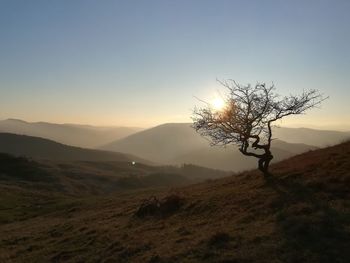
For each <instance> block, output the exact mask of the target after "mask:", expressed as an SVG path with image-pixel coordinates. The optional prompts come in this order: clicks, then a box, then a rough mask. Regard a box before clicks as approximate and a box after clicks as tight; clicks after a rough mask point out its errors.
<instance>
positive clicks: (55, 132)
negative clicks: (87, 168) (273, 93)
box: [0, 119, 350, 172]
mask: <svg viewBox="0 0 350 263" xmlns="http://www.w3.org/2000/svg"><path fill="white" fill-rule="evenodd" d="M0 132H6V133H16V134H24V135H28V136H35V137H42V138H45V139H49V140H53V141H56V142H59V143H62V144H65V145H60V144H58V143H56V142H53V141H44V140H42V139H39V138H28V137H16V138H15V137H13V136H14V135H11V136H10V135H9V134H7V135H4V134H2V135H1V136H0V140H1V141H2V142H0V143H1V144H0V147H2V149H0V152H1V151H2V152H7V153H10V154H16V155H27V156H31V157H34V158H48V159H53V158H56V159H57V158H60V159H66V160H77V159H79V158H82V159H84V160H89V161H106V160H116V159H118V158H121V157H122V156H123V158H126V157H125V156H127V155H125V154H129V155H134V156H133V157H130V158H129V157H128V158H127V159H128V160H131V159H135V160H143V159H141V158H144V159H145V160H149V161H151V162H153V163H157V164H170V165H181V164H184V163H186V164H189V163H191V164H195V165H199V166H204V167H208V168H213V169H224V170H230V171H236V172H238V171H242V170H247V169H251V168H255V167H256V159H254V158H249V157H246V156H243V155H242V154H241V153H239V152H238V150H237V147H235V146H228V147H226V148H223V147H210V146H209V141H208V140H207V139H205V138H203V137H201V136H200V135H199V134H197V133H196V132H195V131H194V130H193V129H192V128H191V124H190V123H168V124H163V125H159V126H156V127H153V128H150V129H146V130H141V129H140V128H128V127H94V126H88V125H74V124H52V123H45V122H37V123H29V122H25V121H21V120H14V119H8V120H5V121H0ZM273 137H274V139H275V140H273V143H272V148H273V154H274V157H275V158H274V160H273V161H279V160H281V159H285V158H288V157H290V156H293V155H296V154H299V153H302V152H305V151H308V150H313V149H316V148H317V147H325V146H329V145H334V144H337V143H340V142H342V141H345V140H346V139H349V138H350V132H340V131H326V130H315V129H306V128H274V129H273ZM10 138H12V139H11V142H10ZM67 145H73V146H79V147H83V148H95V149H99V150H103V151H102V152H101V151H93V150H87V149H81V148H74V147H69V146H67ZM106 151H108V152H106ZM112 152H117V155H115V154H114V153H112ZM122 153H125V154H122ZM135 156H137V157H135Z"/></svg>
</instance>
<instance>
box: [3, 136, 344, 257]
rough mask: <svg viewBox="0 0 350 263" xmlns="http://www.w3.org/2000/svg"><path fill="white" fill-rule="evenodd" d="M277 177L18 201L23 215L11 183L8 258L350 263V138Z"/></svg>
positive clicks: (278, 169)
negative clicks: (20, 208) (19, 208)
mask: <svg viewBox="0 0 350 263" xmlns="http://www.w3.org/2000/svg"><path fill="white" fill-rule="evenodd" d="M271 173H272V176H271V177H269V178H266V179H265V178H264V177H263V176H262V175H261V174H260V173H259V172H258V171H256V170H254V171H249V172H244V173H241V174H238V175H235V176H231V177H226V178H222V179H217V180H213V181H208V182H204V183H200V184H195V185H190V186H185V187H179V188H175V189H172V190H169V189H166V190H160V189H158V190H156V189H154V190H152V189H148V190H140V191H132V192H124V193H118V194H112V195H108V196H101V197H96V196H94V197H93V198H89V197H86V198H72V197H70V198H69V199H68V198H67V197H65V196H55V195H53V194H52V195H50V196H47V195H46V194H45V192H36V193H31V196H30V195H29V194H28V193H27V194H24V195H16V197H17V198H19V197H20V198H22V199H26V202H27V203H25V204H26V205H23V206H22V210H21V211H22V213H19V212H18V210H16V209H15V208H16V207H18V206H11V202H9V201H8V200H9V199H10V200H12V199H13V198H15V197H14V196H13V195H11V193H14V192H15V191H16V190H15V189H12V188H6V187H7V186H6V185H2V186H3V188H4V189H3V190H2V191H1V193H2V195H1V201H0V204H1V205H2V207H1V211H2V213H7V214H9V216H12V219H11V221H9V222H3V223H2V224H1V225H0V232H1V233H2V235H1V236H0V261H3V262H39V261H44V262H135V263H138V262H169V263H172V262H184V263H189V262H191V263H194V262H208V263H209V262H218V263H224V262H259V263H260V262H262V263H265V262H266V263H267V262H339V263H347V262H348V260H349V258H350V251H349V249H348V248H349V246H350V192H349V188H350V142H347V143H343V144H341V145H337V146H333V147H330V148H326V149H321V150H315V151H311V152H308V153H304V154H301V155H297V156H295V157H292V158H290V159H287V160H284V161H282V162H279V163H277V164H274V165H272V167H271ZM17 190H18V189H17ZM28 200H32V201H31V202H30V201H28ZM145 200H146V201H145ZM22 201H23V200H22ZM12 202H14V201H12ZM18 202H19V201H18ZM23 202H24V201H23ZM23 204H24V203H23ZM13 211H17V213H15V212H13Z"/></svg>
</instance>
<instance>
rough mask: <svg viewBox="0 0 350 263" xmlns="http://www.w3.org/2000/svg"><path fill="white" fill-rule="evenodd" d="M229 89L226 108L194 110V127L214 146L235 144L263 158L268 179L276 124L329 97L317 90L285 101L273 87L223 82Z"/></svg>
mask: <svg viewBox="0 0 350 263" xmlns="http://www.w3.org/2000/svg"><path fill="white" fill-rule="evenodd" d="M219 83H220V84H221V85H223V86H224V87H225V88H227V89H228V95H226V96H225V97H224V98H223V99H224V101H225V107H224V108H223V109H221V110H215V109H214V108H213V107H212V106H211V105H210V104H209V103H206V102H205V103H206V106H205V107H203V108H197V107H196V108H195V109H194V111H193V116H192V119H193V126H192V127H193V128H194V129H195V130H196V131H197V132H198V133H199V134H201V135H202V136H204V137H208V138H209V139H210V140H211V145H222V146H225V145H228V144H235V145H238V146H239V151H240V152H241V153H242V154H244V155H246V156H253V157H256V158H258V159H259V161H258V164H259V165H258V167H259V170H260V171H261V172H262V173H263V174H264V175H265V176H266V175H269V173H268V169H269V164H270V162H271V160H272V159H273V155H272V152H271V141H272V129H271V127H272V124H273V123H274V122H275V121H277V120H280V119H282V118H284V117H286V116H289V115H298V114H303V113H305V111H307V110H308V109H311V108H314V107H315V106H317V105H319V104H320V103H321V102H322V101H323V100H325V99H326V98H324V97H323V95H322V94H320V93H319V92H318V91H317V90H309V91H304V92H302V93H301V94H300V95H289V96H286V97H283V98H281V97H280V96H279V95H278V94H276V93H275V87H274V85H273V84H272V85H271V86H269V87H267V86H266V85H265V83H258V84H256V85H255V86H252V85H250V84H248V85H246V86H244V85H240V84H238V83H237V82H235V81H234V80H226V81H219Z"/></svg>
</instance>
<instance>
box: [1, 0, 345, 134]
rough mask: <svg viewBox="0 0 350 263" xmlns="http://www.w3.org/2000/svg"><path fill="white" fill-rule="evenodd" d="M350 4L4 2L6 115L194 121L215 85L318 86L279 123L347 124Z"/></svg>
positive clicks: (110, 121)
mask: <svg viewBox="0 0 350 263" xmlns="http://www.w3.org/2000/svg"><path fill="white" fill-rule="evenodd" d="M349 12H350V1H341V0H336V1H331V0H329V1H321V0H319V1H312V0H310V1H282V0H280V1H277V0H276V1H249V0H247V1H243V0H242V1H234V0H232V1H220V0H216V1H214V0H213V1H191V0H186V1H180V0H176V1H165V0H164V1H152V0H149V1H132V0H128V1H107V0H104V1H97V0H96V1H88V0H86V1H78V0H66V1H64V0H61V1H47V0H43V1H39V0H38V1H36V0H32V1H25V0H23V1H17V0H2V1H0V36H1V41H0V94H1V96H0V105H1V106H0V108H1V110H0V118H2V119H4V118H9V117H12V118H21V119H25V120H28V121H51V122H74V123H89V124H97V125H132V126H152V125H156V124H160V123H163V122H183V121H189V120H190V115H191V109H192V108H193V107H194V105H195V104H198V101H197V100H196V99H195V98H194V96H197V97H200V98H201V99H204V100H210V99H211V98H212V97H213V96H214V95H215V93H216V92H217V90H219V89H220V85H218V83H217V82H216V78H219V79H225V78H233V79H235V80H237V81H238V82H240V83H249V82H250V83H256V82H257V81H264V82H267V83H271V82H272V81H273V82H274V83H275V85H276V87H277V90H278V92H280V93H281V94H290V93H298V92H301V91H302V90H303V89H308V88H316V89H319V90H320V91H321V92H323V93H325V94H326V95H329V96H330V99H329V100H328V101H326V102H325V103H324V104H323V106H322V108H321V109H315V110H313V111H312V112H310V113H308V114H307V115H305V116H301V117H297V118H294V119H292V118H290V119H288V120H286V121H285V122H283V125H287V126H288V125H291V126H309V127H316V126H317V127H318V126H320V127H331V128H344V129H350V117H348V116H349V113H350V103H349V102H348V100H349V99H350V87H349V83H350V81H349V76H350V51H349V47H350V26H349V25H350V16H349Z"/></svg>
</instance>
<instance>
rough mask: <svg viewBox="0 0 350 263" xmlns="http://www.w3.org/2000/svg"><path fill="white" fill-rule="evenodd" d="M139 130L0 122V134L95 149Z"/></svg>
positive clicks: (16, 121) (14, 120)
mask: <svg viewBox="0 0 350 263" xmlns="http://www.w3.org/2000/svg"><path fill="white" fill-rule="evenodd" d="M140 130H141V129H140V128H133V127H95V126H90V125H74V124H55V123H47V122H34V123H33V122H26V121H22V120H16V119H7V120H2V121H0V132H4V133H15V134H21V135H22V134H23V135H28V136H36V137H42V138H45V139H50V140H54V141H57V142H60V143H63V144H68V145H74V146H79V147H84V148H96V147H99V146H101V145H104V144H106V143H109V142H111V141H114V140H117V139H121V138H123V137H126V136H128V135H131V134H133V133H135V132H137V131H140Z"/></svg>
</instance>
